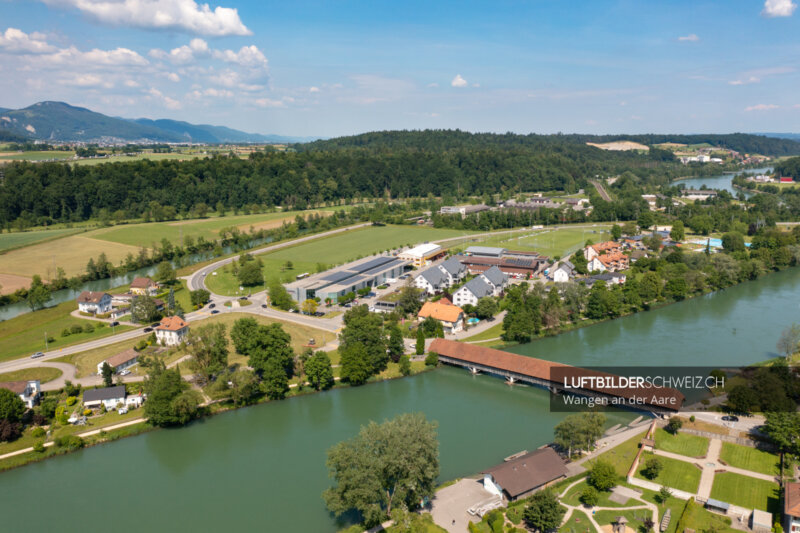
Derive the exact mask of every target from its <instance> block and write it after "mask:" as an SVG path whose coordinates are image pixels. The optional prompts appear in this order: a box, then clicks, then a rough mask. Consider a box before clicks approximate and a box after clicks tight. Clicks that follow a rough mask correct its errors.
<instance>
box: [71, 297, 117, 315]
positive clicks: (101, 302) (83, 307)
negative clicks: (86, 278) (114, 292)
mask: <svg viewBox="0 0 800 533" xmlns="http://www.w3.org/2000/svg"><path fill="white" fill-rule="evenodd" d="M78 310H79V311H81V312H82V313H92V314H94V315H99V314H104V313H108V312H110V311H111V295H110V294H108V293H107V292H94V291H83V292H82V293H81V294H80V295H79V296H78Z"/></svg>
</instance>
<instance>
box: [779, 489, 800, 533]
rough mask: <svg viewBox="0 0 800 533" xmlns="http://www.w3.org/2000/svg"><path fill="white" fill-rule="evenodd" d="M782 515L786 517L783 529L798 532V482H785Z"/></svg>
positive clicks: (799, 496)
mask: <svg viewBox="0 0 800 533" xmlns="http://www.w3.org/2000/svg"><path fill="white" fill-rule="evenodd" d="M783 515H784V516H785V517H786V521H785V525H784V529H783V530H784V531H785V532H786V533H798V532H800V483H795V482H790V483H786V486H785V487H784V489H783Z"/></svg>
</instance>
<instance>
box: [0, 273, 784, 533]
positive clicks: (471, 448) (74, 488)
mask: <svg viewBox="0 0 800 533" xmlns="http://www.w3.org/2000/svg"><path fill="white" fill-rule="evenodd" d="M798 302H800V269H791V270H787V271H784V272H780V273H776V274H772V275H769V276H766V277H764V278H762V279H760V280H757V281H753V282H748V283H745V284H742V285H738V286H736V287H733V288H730V289H728V290H725V291H722V292H719V293H716V294H712V295H708V296H705V297H702V298H697V299H694V300H689V301H685V302H682V303H679V304H675V305H670V306H667V307H664V308H661V309H658V310H654V311H650V312H646V313H640V314H637V315H633V316H630V317H626V318H623V319H619V320H614V321H610V322H605V323H602V324H597V325H594V326H591V327H587V328H583V329H580V330H576V331H572V332H569V333H565V334H563V335H560V336H557V337H551V338H547V339H542V340H539V341H537V342H534V343H531V344H527V345H521V346H516V347H513V348H512V349H511V350H510V351H514V352H517V353H523V354H527V355H536V356H538V357H542V358H547V359H552V360H556V361H562V362H565V363H572V364H583V365H589V364H595V365H597V364H616V365H628V364H630V365H634V364H639V365H654V366H655V365H665V366H666V365H693V364H694V365H698V364H719V365H725V366H728V365H731V366H732V365H740V364H744V363H748V362H753V361H759V360H763V359H767V358H770V357H774V356H775V355H776V354H775V353H774V351H775V343H776V340H777V338H778V336H779V334H780V331H781V330H782V329H783V328H784V327H786V326H787V325H788V324H790V323H791V322H793V321H798V322H800V305H799V304H798ZM413 411H422V412H424V413H425V414H426V416H427V417H428V418H429V419H431V420H436V421H438V423H439V439H440V442H441V446H440V453H441V476H440V477H441V480H447V479H452V478H455V477H459V476H464V475H469V474H474V473H476V472H479V471H480V470H482V469H484V468H486V467H489V466H492V465H494V464H496V463H498V462H500V461H502V458H503V457H505V456H507V455H510V454H512V453H514V452H517V451H519V450H522V449H528V450H532V449H535V448H536V447H538V446H540V445H542V444H545V443H547V442H549V441H550V440H551V438H552V429H553V426H554V425H555V424H556V423H557V422H558V421H559V420H560V419H561V418H562V417H563V416H564V415H563V414H560V413H551V412H550V411H549V400H548V396H547V393H545V392H544V391H543V390H539V389H535V388H530V387H509V386H508V385H505V384H504V383H503V382H502V381H501V380H499V379H496V378H492V377H487V376H471V375H470V374H468V373H467V372H465V371H463V370H460V369H456V368H439V369H437V370H435V371H433V372H427V373H424V374H421V375H418V376H415V377H411V378H406V379H399V380H394V381H388V382H382V383H376V384H372V385H367V386H364V387H359V388H352V389H351V388H344V389H338V390H333V391H328V392H325V393H321V394H315V395H309V396H304V397H299V398H293V399H289V400H285V401H282V402H273V403H269V404H264V405H259V406H255V407H250V408H246V409H240V410H237V411H232V412H229V413H225V414H221V415H218V416H215V417H211V418H209V419H206V420H202V421H200V422H197V423H194V424H192V425H190V426H189V427H186V428H182V429H175V430H161V431H154V432H151V433H147V434H144V435H141V436H138V437H132V438H129V439H123V440H120V441H117V442H114V443H110V444H105V445H102V446H96V447H94V448H90V449H87V450H83V451H80V452H77V453H73V454H69V455H66V456H62V457H57V458H53V459H48V460H46V461H43V462H41V463H37V464H32V465H28V466H25V467H22V468H19V469H16V470H12V471H9V472H5V473H1V474H0V493H2V498H0V516H2V529H3V530H7V531H22V530H32V531H45V530H50V529H55V528H58V529H60V530H64V531H77V530H80V531H86V532H91V531H107V530H109V529H113V530H114V531H118V532H128V531H130V532H134V531H136V532H140V531H214V530H223V531H224V530H237V531H238V530H251V529H252V530H257V531H302V532H306V531H308V532H325V531H335V530H336V529H337V527H338V525H341V524H337V523H336V521H334V520H333V519H332V518H331V516H330V515H329V514H328V513H327V512H326V510H325V506H324V503H323V501H322V499H321V497H320V494H321V492H322V491H323V490H324V489H325V488H326V487H327V486H329V484H330V481H329V479H328V477H327V471H326V468H325V450H326V449H327V448H328V447H330V446H331V445H332V444H334V443H336V442H338V441H341V440H343V439H346V438H348V437H350V436H352V435H354V434H355V433H356V432H357V431H358V428H359V426H360V425H362V424H366V423H367V422H368V421H370V420H377V421H380V420H383V419H386V418H390V417H392V416H394V415H396V414H398V413H402V412H413ZM633 416H635V415H634V414H633V413H627V412H626V413H618V414H615V415H613V416H611V417H610V420H609V423H610V424H612V423H617V422H623V421H626V420H630V419H631V418H632V417H633Z"/></svg>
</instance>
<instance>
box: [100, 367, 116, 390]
mask: <svg viewBox="0 0 800 533" xmlns="http://www.w3.org/2000/svg"><path fill="white" fill-rule="evenodd" d="M101 373H102V375H103V385H105V386H106V387H110V386H111V385H113V384H114V369H113V368H111V365H109V364H108V362H103V367H102V368H101Z"/></svg>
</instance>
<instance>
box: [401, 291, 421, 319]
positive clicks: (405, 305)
mask: <svg viewBox="0 0 800 533" xmlns="http://www.w3.org/2000/svg"><path fill="white" fill-rule="evenodd" d="M421 294H422V291H421V290H420V289H418V288H416V287H413V286H411V285H406V286H405V287H403V288H402V289H400V297H399V298H398V299H397V307H398V308H399V309H400V310H401V311H402V312H403V313H404V314H406V315H409V314H411V315H415V314H417V313H418V312H419V310H420V309H421V308H422V302H421V301H420V295H421Z"/></svg>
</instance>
